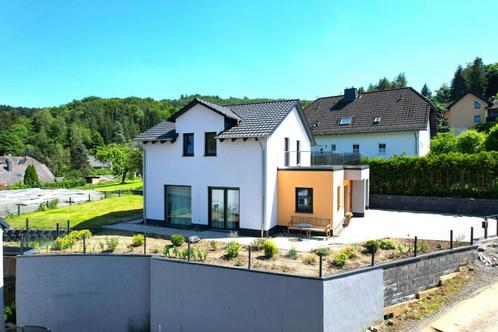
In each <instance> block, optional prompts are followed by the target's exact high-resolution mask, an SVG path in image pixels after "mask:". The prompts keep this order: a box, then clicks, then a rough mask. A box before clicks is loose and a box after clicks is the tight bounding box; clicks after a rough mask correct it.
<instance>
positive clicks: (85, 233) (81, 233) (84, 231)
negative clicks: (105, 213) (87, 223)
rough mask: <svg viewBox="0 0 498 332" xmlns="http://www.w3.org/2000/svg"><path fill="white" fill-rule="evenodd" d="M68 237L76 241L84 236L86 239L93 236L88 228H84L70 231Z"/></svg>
mask: <svg viewBox="0 0 498 332" xmlns="http://www.w3.org/2000/svg"><path fill="white" fill-rule="evenodd" d="M68 237H69V238H71V239H72V240H74V241H79V240H82V239H83V237H85V238H86V239H89V238H91V237H92V232H90V231H89V230H88V229H82V230H79V231H72V232H71V233H69V235H68Z"/></svg>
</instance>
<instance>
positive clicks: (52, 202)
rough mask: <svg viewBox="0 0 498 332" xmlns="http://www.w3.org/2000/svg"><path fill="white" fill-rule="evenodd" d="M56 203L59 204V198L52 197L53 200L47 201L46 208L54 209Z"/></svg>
mask: <svg viewBox="0 0 498 332" xmlns="http://www.w3.org/2000/svg"><path fill="white" fill-rule="evenodd" d="M57 204H59V200H58V199H57V198H56V199H53V200H51V201H49V202H48V204H47V209H49V210H52V209H55V208H57Z"/></svg>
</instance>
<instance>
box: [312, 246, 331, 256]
mask: <svg viewBox="0 0 498 332" xmlns="http://www.w3.org/2000/svg"><path fill="white" fill-rule="evenodd" d="M315 254H317V255H318V256H320V255H322V256H328V255H330V249H329V248H327V247H322V248H316V249H315Z"/></svg>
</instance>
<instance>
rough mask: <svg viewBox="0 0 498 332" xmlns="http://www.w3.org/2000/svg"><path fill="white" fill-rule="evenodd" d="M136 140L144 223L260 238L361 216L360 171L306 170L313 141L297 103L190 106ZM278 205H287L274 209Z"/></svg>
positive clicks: (363, 189) (363, 171)
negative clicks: (300, 220) (296, 219)
mask: <svg viewBox="0 0 498 332" xmlns="http://www.w3.org/2000/svg"><path fill="white" fill-rule="evenodd" d="M136 140H137V141H140V142H141V143H142V144H143V148H144V219H145V221H146V222H147V223H155V224H159V225H164V226H172V227H195V228H216V229H228V230H239V231H241V232H244V233H253V234H258V235H259V234H263V235H265V234H269V233H270V234H271V233H272V232H274V231H275V230H276V229H277V226H279V225H280V226H287V225H288V222H289V221H290V219H291V218H292V216H301V217H302V216H305V217H307V218H308V219H307V220H308V221H309V222H313V220H314V219H313V218H315V217H316V220H323V218H325V220H328V223H329V224H330V227H332V225H333V222H334V221H337V220H339V218H340V219H341V220H342V218H343V217H344V213H345V212H346V210H347V209H350V208H352V207H355V208H356V209H357V211H355V212H358V213H359V214H360V215H361V214H363V213H364V209H365V207H366V206H367V205H368V204H367V203H365V201H366V199H367V197H368V196H367V195H368V185H367V178H368V169H367V168H365V167H364V166H363V167H361V168H358V169H348V170H347V171H346V170H345V169H344V168H342V167H337V166H335V167H334V168H323V167H322V168H320V169H314V168H313V167H312V166H311V165H310V154H309V153H305V151H310V148H311V145H312V144H314V140H313V137H312V135H311V132H310V130H309V128H308V127H307V126H306V121H305V119H304V115H303V113H302V111H301V108H300V106H299V101H298V100H285V101H275V102H263V103H251V104H239V105H230V106H219V105H215V104H212V103H209V102H206V101H203V100H200V99H194V100H193V101H192V102H190V103H189V104H188V105H186V106H185V107H184V108H182V109H181V110H180V111H178V112H177V113H175V114H174V115H173V116H171V117H170V118H169V119H168V120H167V121H163V122H161V123H159V124H158V125H156V126H155V127H153V128H151V129H149V130H148V131H146V132H144V133H142V134H140V135H139V136H138V137H137V138H136ZM303 170H304V171H303ZM317 170H319V171H320V172H317ZM281 172H285V175H282V176H281V178H282V179H280V180H279V174H280V173H281ZM293 172H296V173H293ZM292 174H295V176H292ZM306 174H308V175H306ZM322 174H323V175H322ZM330 174H334V176H335V177H336V178H337V179H335V178H334V181H335V182H333V180H331V179H332V178H331V177H330ZM346 175H347V176H348V177H351V180H346V179H345V176H346ZM317 177H318V180H317ZM339 177H340V181H339ZM296 179H299V180H298V181H297V182H296ZM320 179H328V180H326V181H329V182H324V181H321V180H320ZM292 181H293V182H292ZM353 182H355V183H356V185H354V184H353ZM333 185H334V186H337V190H332V188H334V189H335V187H332V186H333ZM322 187H324V188H322ZM278 188H283V189H282V190H281V191H282V193H283V192H284V191H285V192H286V193H287V194H288V195H286V196H285V197H284V195H280V196H279V194H278V191H279V190H278ZM322 192H323V195H322ZM334 193H338V194H339V195H340V198H339V199H336V198H334V197H333V196H332V194H334ZM313 195H315V198H313ZM324 195H329V196H324ZM343 195H344V196H343ZM357 196H358V198H353V197H357ZM324 197H328V198H327V199H326V202H325V203H324V202H323V201H324ZM279 200H282V201H286V202H287V201H288V202H290V203H289V204H283V203H281V204H280V207H279V206H278V205H279ZM352 200H357V202H356V203H355V204H353V203H352ZM360 200H361V202H360ZM333 204H336V205H333ZM279 211H280V213H281V218H280V220H281V222H279V218H278V213H279ZM332 213H334V214H333V215H332ZM318 218H321V219H318ZM336 224H338V223H337V222H336Z"/></svg>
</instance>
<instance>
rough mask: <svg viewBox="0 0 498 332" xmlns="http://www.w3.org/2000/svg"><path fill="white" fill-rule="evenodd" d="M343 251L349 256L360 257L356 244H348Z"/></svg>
mask: <svg viewBox="0 0 498 332" xmlns="http://www.w3.org/2000/svg"><path fill="white" fill-rule="evenodd" d="M342 252H343V253H345V254H346V255H347V256H348V257H349V258H356V257H358V248H357V247H356V246H354V245H353V246H347V247H346V248H344V249H343V250H342Z"/></svg>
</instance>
